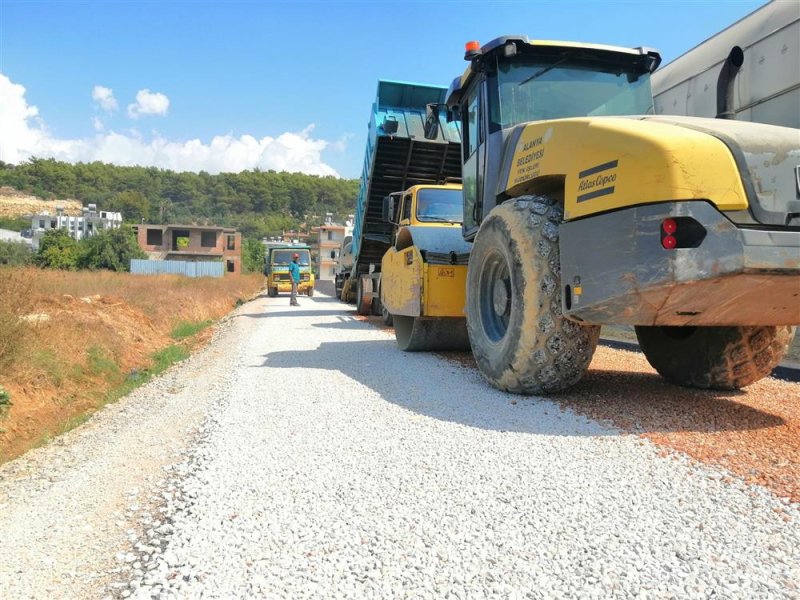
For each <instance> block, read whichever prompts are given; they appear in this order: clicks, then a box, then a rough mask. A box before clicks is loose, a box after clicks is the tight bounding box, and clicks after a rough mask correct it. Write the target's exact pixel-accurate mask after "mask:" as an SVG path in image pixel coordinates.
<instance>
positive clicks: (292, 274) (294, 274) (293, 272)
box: [289, 253, 300, 306]
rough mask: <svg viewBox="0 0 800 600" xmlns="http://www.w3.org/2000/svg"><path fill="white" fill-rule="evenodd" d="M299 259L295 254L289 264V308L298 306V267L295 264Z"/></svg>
mask: <svg viewBox="0 0 800 600" xmlns="http://www.w3.org/2000/svg"><path fill="white" fill-rule="evenodd" d="M299 258H300V255H299V254H297V253H295V254H294V255H293V256H292V262H291V263H290V264H289V278H290V279H291V280H292V297H291V299H290V300H289V306H300V303H299V302H298V301H297V284H298V283H300V265H298V264H297V260H298V259H299Z"/></svg>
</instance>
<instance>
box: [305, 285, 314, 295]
mask: <svg viewBox="0 0 800 600" xmlns="http://www.w3.org/2000/svg"><path fill="white" fill-rule="evenodd" d="M306 294H307V295H308V297H309V298H311V296H313V295H314V288H313V287H310V288H308V289H307V290H306Z"/></svg>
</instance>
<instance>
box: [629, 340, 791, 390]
mask: <svg viewBox="0 0 800 600" xmlns="http://www.w3.org/2000/svg"><path fill="white" fill-rule="evenodd" d="M636 337H637V338H638V339H639V346H640V347H641V349H642V352H644V355H645V357H647V361H648V362H649V363H650V364H651V365H652V367H653V368H654V369H655V370H656V371H658V373H659V374H660V375H661V376H662V377H664V379H666V380H668V381H670V382H672V383H675V384H677V385H682V386H687V387H696V388H704V389H708V388H710V389H717V390H735V389H739V388H742V387H744V386H746V385H750V384H751V383H755V382H756V381H758V380H759V379H762V378H764V377H766V376H768V375H769V374H770V373H771V372H772V369H774V368H775V367H776V366H778V363H779V362H780V361H781V359H782V358H783V356H784V355H785V354H786V351H787V350H788V348H789V345H790V344H791V343H792V338H793V337H794V327H766V326H761V327H744V326H742V327H636Z"/></svg>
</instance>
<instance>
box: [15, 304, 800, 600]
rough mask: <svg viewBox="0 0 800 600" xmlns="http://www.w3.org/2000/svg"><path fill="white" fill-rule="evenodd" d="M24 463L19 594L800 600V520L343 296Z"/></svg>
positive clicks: (242, 329)
mask: <svg viewBox="0 0 800 600" xmlns="http://www.w3.org/2000/svg"><path fill="white" fill-rule="evenodd" d="M301 303H302V306H301V307H299V308H292V309H290V307H289V306H288V298H286V297H280V298H259V299H258V300H256V301H254V302H251V303H249V304H247V305H245V306H243V307H241V308H240V309H238V310H237V311H236V312H235V313H234V314H233V315H232V316H231V317H230V318H228V319H226V321H225V322H223V323H222V324H221V325H220V327H219V329H218V331H217V334H216V335H215V339H214V341H213V342H212V343H211V344H210V346H209V347H208V348H206V349H205V350H204V351H202V352H201V353H199V354H198V355H196V356H194V357H192V358H191V359H189V360H187V361H185V362H184V363H182V364H181V365H179V366H177V367H176V368H174V369H172V370H171V371H169V372H168V373H167V374H166V375H164V376H163V377H161V378H159V379H158V380H156V381H153V382H151V383H150V384H148V385H147V386H145V387H143V388H141V389H139V390H137V391H136V392H135V393H134V394H132V395H131V396H129V397H128V398H126V399H124V400H122V401H120V402H119V403H117V404H115V405H113V406H110V407H107V408H106V409H105V410H103V411H101V412H100V413H98V415H96V416H95V417H94V418H93V419H91V420H90V422H89V423H87V424H86V425H84V426H82V427H81V428H79V429H77V430H75V431H73V432H71V433H69V434H67V435H65V436H62V437H61V438H59V439H58V440H56V441H55V442H54V443H52V444H50V445H49V446H48V447H45V448H41V449H38V450H35V451H33V452H30V453H28V454H27V455H25V456H23V457H22V458H20V459H18V460H16V461H14V462H12V463H9V464H7V465H5V466H3V467H0V531H2V535H1V536H0V556H2V557H3V558H2V569H1V570H0V598H28V597H31V598H42V597H66V598H84V597H103V596H104V595H105V596H109V597H134V598H152V597H158V598H172V597H174V598H198V597H203V598H231V597H242V598H250V597H268V598H305V597H324V598H340V597H341V598H351V597H357V598H361V597H368V598H387V597H413V598H483V597H498V598H506V597H508V598H559V597H563V598H576V597H581V598H593V597H594V598H600V597H620V598H627V597H637V598H673V597H692V598H694V597H697V598H706V597H714V598H800V510H799V509H798V505H796V504H789V503H787V502H785V501H784V500H781V499H779V498H777V497H775V496H774V495H773V494H772V493H771V492H769V491H767V490H766V489H764V488H761V487H756V486H750V485H747V484H745V483H744V482H742V481H741V480H740V479H738V478H736V477H731V476H730V474H729V473H727V472H726V471H724V470H721V469H718V468H713V467H708V466H702V465H698V464H697V463H694V462H692V461H690V460H689V459H687V458H685V457H683V455H680V454H670V455H665V453H664V452H663V451H660V450H659V448H658V447H657V446H655V445H653V444H651V443H650V442H648V441H647V440H643V439H641V438H639V437H637V436H633V435H628V434H624V433H622V432H621V431H619V430H616V429H613V428H611V427H610V426H608V425H603V424H600V423H598V422H595V421H592V420H590V419H588V418H587V417H584V416H580V415H578V414H576V413H574V412H571V411H570V410H568V409H566V410H565V409H563V408H561V407H559V405H558V404H556V403H554V402H551V401H548V400H543V399H537V398H520V397H517V396H510V395H508V394H504V393H501V392H498V391H496V390H494V389H492V388H490V387H488V386H487V385H486V384H485V383H484V382H483V381H482V379H481V378H480V376H479V375H478V374H477V373H476V372H475V371H474V370H472V369H470V368H464V367H462V366H459V365H458V364H455V363H454V362H452V361H447V360H444V359H442V358H439V357H436V356H433V355H430V354H410V353H401V352H399V351H397V349H396V347H395V343H394V340H393V338H392V337H390V335H389V334H388V333H387V332H386V331H383V330H380V329H376V328H375V327H373V326H372V325H370V324H369V323H365V322H364V321H363V320H359V319H356V318H355V317H354V316H353V312H352V309H351V308H350V307H346V306H344V305H342V304H340V303H338V302H337V301H336V300H333V299H331V298H326V297H324V296H316V297H314V298H301Z"/></svg>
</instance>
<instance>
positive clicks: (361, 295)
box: [356, 277, 372, 315]
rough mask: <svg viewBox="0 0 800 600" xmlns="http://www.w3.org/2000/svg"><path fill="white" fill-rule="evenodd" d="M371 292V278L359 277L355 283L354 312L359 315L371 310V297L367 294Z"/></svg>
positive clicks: (368, 312)
mask: <svg viewBox="0 0 800 600" xmlns="http://www.w3.org/2000/svg"><path fill="white" fill-rule="evenodd" d="M370 293H372V279H370V278H368V277H359V278H358V282H357V283H356V312H357V313H358V314H359V315H368V314H370V312H372V298H371V297H369V296H367V294H370Z"/></svg>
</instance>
